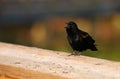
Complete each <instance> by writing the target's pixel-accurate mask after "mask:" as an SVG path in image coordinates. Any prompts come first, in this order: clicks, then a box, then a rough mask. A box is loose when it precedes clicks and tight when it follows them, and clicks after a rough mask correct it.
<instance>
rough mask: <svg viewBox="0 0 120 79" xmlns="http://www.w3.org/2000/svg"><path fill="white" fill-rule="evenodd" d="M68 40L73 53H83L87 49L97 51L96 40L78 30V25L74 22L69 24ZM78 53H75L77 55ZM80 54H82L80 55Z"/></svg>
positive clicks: (67, 29) (67, 30)
mask: <svg viewBox="0 0 120 79" xmlns="http://www.w3.org/2000/svg"><path fill="white" fill-rule="evenodd" d="M65 28H66V32H67V39H68V42H69V44H70V46H71V47H72V49H73V51H77V52H83V51H85V50H87V49H91V50H92V51H97V48H96V46H95V44H94V43H95V40H94V39H93V38H92V37H91V36H90V35H89V34H88V33H87V32H84V31H82V30H80V29H78V27H77V24H76V23H75V22H73V21H70V22H68V23H67V26H66V27H65ZM77 54H78V53H76V52H75V55H77ZM79 54H80V53H79Z"/></svg>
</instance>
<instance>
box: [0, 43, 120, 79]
mask: <svg viewBox="0 0 120 79" xmlns="http://www.w3.org/2000/svg"><path fill="white" fill-rule="evenodd" d="M68 55H69V53H65V52H59V51H51V50H46V49H40V48H36V47H26V46H21V45H14V44H7V43H0V79H120V62H114V61H109V60H104V59H98V58H92V57H86V56H82V55H81V56H68Z"/></svg>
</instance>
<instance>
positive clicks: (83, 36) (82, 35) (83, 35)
mask: <svg viewBox="0 0 120 79" xmlns="http://www.w3.org/2000/svg"><path fill="white" fill-rule="evenodd" d="M87 36H88V34H80V37H82V38H86V37H87Z"/></svg>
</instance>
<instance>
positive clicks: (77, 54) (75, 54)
mask: <svg viewBox="0 0 120 79" xmlns="http://www.w3.org/2000/svg"><path fill="white" fill-rule="evenodd" d="M81 54H82V52H78V51H75V52H73V53H71V54H70V55H68V56H72V55H73V56H80V55H81Z"/></svg>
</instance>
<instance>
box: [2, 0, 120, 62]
mask: <svg viewBox="0 0 120 79" xmlns="http://www.w3.org/2000/svg"><path fill="white" fill-rule="evenodd" d="M68 21H75V22H76V23H77V24H78V26H79V28H80V29H82V30H85V31H86V32H88V33H89V34H90V35H91V36H92V37H93V38H94V39H95V40H96V45H97V48H98V51H97V52H93V51H90V50H87V51H85V52H84V53H83V55H87V56H92V57H98V58H104V59H109V60H114V61H120V1H119V0H0V41H1V42H8V43H15V44H21V45H27V46H35V47H39V48H45V49H51V50H57V51H65V52H73V51H72V49H71V47H70V46H69V44H68V42H67V39H66V33H65V29H64V27H65V26H66V24H65V23H66V22H68Z"/></svg>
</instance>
